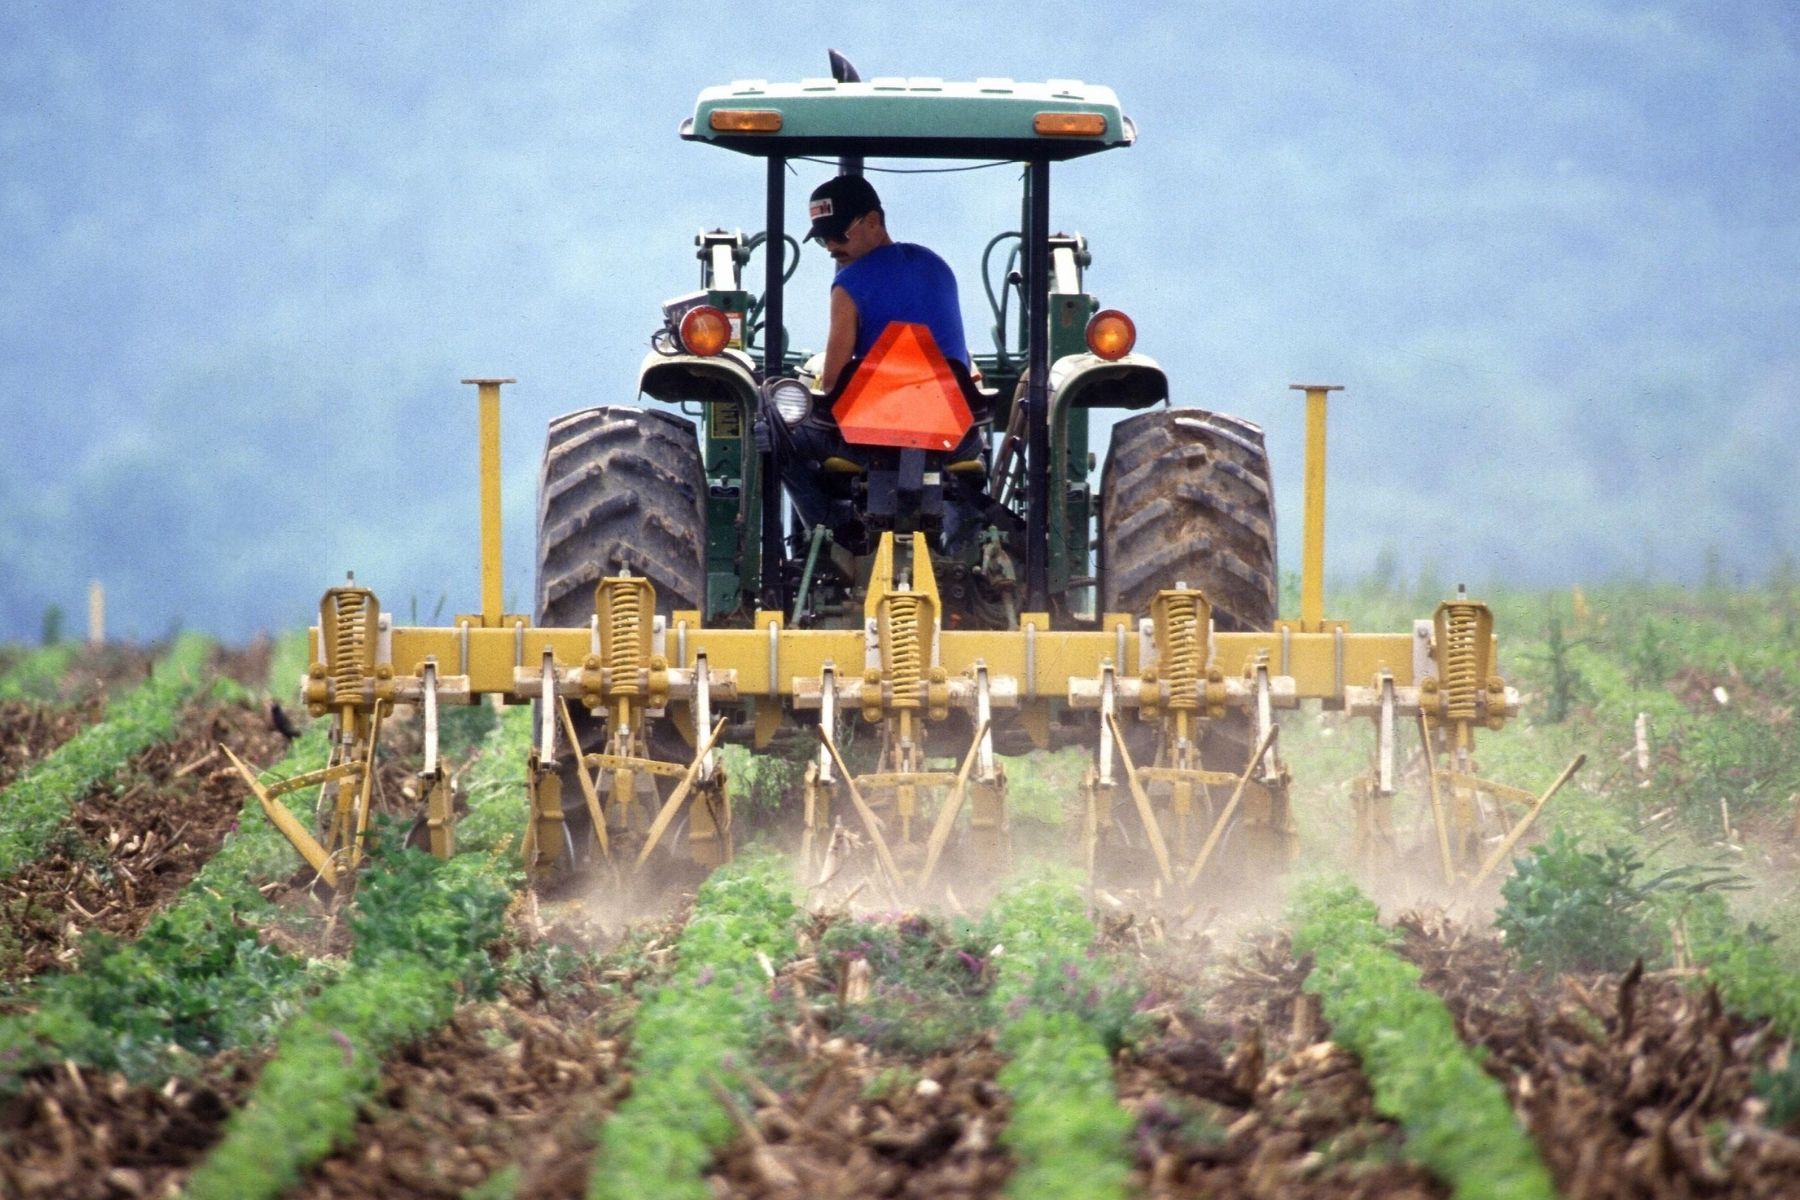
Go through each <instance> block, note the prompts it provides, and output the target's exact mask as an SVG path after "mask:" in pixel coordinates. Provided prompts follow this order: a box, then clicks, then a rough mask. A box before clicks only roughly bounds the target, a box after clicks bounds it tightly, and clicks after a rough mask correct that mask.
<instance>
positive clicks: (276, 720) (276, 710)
mask: <svg viewBox="0 0 1800 1200" xmlns="http://www.w3.org/2000/svg"><path fill="white" fill-rule="evenodd" d="M269 724H270V725H273V726H274V727H275V732H276V733H279V734H280V735H281V736H282V737H284V738H286V739H287V740H288V741H290V742H291V741H293V740H294V739H295V738H297V737H299V736H300V731H299V730H298V729H296V728H294V722H293V721H292V720H290V719H289V718H288V715H287V713H285V712H283V711H282V710H281V701H279V700H271V701H269Z"/></svg>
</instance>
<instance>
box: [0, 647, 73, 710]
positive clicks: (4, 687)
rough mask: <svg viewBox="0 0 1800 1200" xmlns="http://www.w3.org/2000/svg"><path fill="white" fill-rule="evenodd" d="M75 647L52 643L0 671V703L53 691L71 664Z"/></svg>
mask: <svg viewBox="0 0 1800 1200" xmlns="http://www.w3.org/2000/svg"><path fill="white" fill-rule="evenodd" d="M75 654H76V644H75V643H74V642H54V643H52V644H51V645H48V646H44V647H42V648H41V649H38V650H34V651H32V652H31V653H30V654H27V655H25V656H24V657H23V658H21V659H19V660H18V661H17V662H15V663H13V664H12V665H11V666H9V667H7V668H6V670H5V671H0V700H24V699H29V698H31V697H34V696H39V695H42V694H44V693H46V692H48V691H50V690H52V689H53V688H54V687H55V685H56V683H57V681H58V680H60V679H61V678H62V677H63V675H64V674H66V673H67V672H68V670H69V668H70V667H71V666H72V665H74V662H75Z"/></svg>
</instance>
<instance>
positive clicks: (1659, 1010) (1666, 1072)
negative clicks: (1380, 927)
mask: <svg viewBox="0 0 1800 1200" xmlns="http://www.w3.org/2000/svg"><path fill="white" fill-rule="evenodd" d="M1401 928H1402V930H1403V932H1404V933H1405V935H1406V942H1405V947H1404V950H1405V953H1406V955H1407V957H1408V958H1410V959H1411V960H1412V961H1413V962H1414V963H1416V964H1417V965H1418V966H1419V967H1420V968H1421V969H1422V970H1423V971H1424V982H1425V984H1426V986H1428V987H1430V988H1432V989H1433V990H1434V991H1436V992H1437V993H1438V994H1439V995H1441V996H1442V997H1443V998H1444V1001H1445V1004H1446V1005H1447V1006H1448V1007H1449V1009H1450V1011H1451V1013H1452V1014H1453V1015H1454V1016H1455V1018H1456V1021H1457V1024H1458V1027H1459V1029H1460V1030H1461V1032H1462V1034H1463V1037H1464V1038H1465V1040H1467V1041H1469V1042H1471V1043H1472V1044H1475V1045H1478V1046H1480V1047H1482V1048H1483V1049H1484V1050H1486V1051H1487V1053H1488V1056H1489V1057H1488V1059H1487V1067H1488V1071H1489V1073H1490V1074H1492V1075H1493V1076H1494V1077H1495V1078H1496V1079H1498V1080H1500V1081H1501V1082H1502V1083H1503V1084H1505V1085H1506V1088H1507V1093H1508V1095H1509V1097H1510V1098H1511V1099H1512V1102H1513V1107H1514V1110H1515V1111H1516V1112H1518V1113H1519V1114H1520V1115H1521V1117H1522V1118H1523V1120H1524V1121H1525V1122H1526V1124H1527V1126H1528V1128H1529V1129H1530V1131H1531V1134H1532V1136H1533V1137H1534V1138H1535V1139H1536V1141H1537V1145H1538V1148H1539V1150H1540V1152H1541V1153H1542V1154H1543V1156H1544V1161H1545V1163H1546V1165H1548V1166H1549V1168H1550V1170H1551V1173H1552V1175H1553V1176H1554V1177H1555V1180H1556V1185H1557V1188H1558V1190H1559V1191H1561V1192H1562V1194H1563V1195H1564V1196H1566V1197H1568V1198H1569V1200H1650V1198H1652V1197H1657V1198H1660V1197H1675V1196H1684V1197H1685V1196H1734V1197H1747V1198H1753V1200H1764V1198H1767V1200H1774V1198H1775V1197H1789V1196H1796V1195H1800V1139H1795V1138H1792V1137H1786V1136H1783V1135H1781V1134H1779V1133H1776V1132H1772V1131H1770V1130H1768V1129H1766V1128H1764V1127H1763V1126H1762V1124H1761V1122H1760V1121H1759V1119H1758V1116H1757V1114H1758V1109H1759V1105H1758V1102H1757V1101H1756V1100H1755V1098H1754V1095H1753V1092H1752V1089H1751V1081H1752V1077H1753V1075H1754V1073H1755V1071H1756V1069H1757V1068H1758V1067H1760V1066H1764V1065H1766V1063H1767V1062H1768V1060H1769V1058H1770V1056H1771V1055H1773V1054H1774V1053H1776V1052H1777V1043H1778V1042H1779V1039H1775V1038H1770V1037H1769V1036H1767V1035H1766V1032H1765V1030H1764V1028H1763V1026H1762V1025H1760V1024H1759V1023H1756V1022H1751V1021H1747V1020H1744V1019H1742V1018H1740V1017H1736V1016H1734V1015H1732V1014H1730V1013H1728V1012H1725V1011H1724V1009H1723V1006H1722V1005H1721V1004H1720V1002H1719V998H1718V996H1717V994H1716V993H1715V992H1713V991H1711V990H1709V989H1704V988H1701V987H1699V986H1697V985H1696V984H1695V982H1694V981H1693V980H1691V979H1685V978H1681V977H1677V976H1674V975H1670V974H1666V973H1665V974H1648V975H1646V974H1643V973H1640V972H1637V971H1633V972H1628V973H1627V974H1625V975H1623V976H1592V977H1587V978H1580V977H1574V976H1566V977H1564V978H1563V979H1561V980H1560V981H1558V983H1557V984H1556V985H1555V986H1554V987H1553V988H1545V987H1543V986H1542V985H1534V981H1533V980H1532V979H1531V978H1530V977H1529V976H1527V975H1525V974H1523V973H1521V972H1519V971H1518V970H1517V969H1516V966H1515V964H1514V963H1513V960H1512V956H1511V955H1510V954H1509V953H1508V952H1507V951H1506V949H1505V947H1504V946H1503V945H1502V944H1501V943H1500V941H1499V940H1498V938H1496V937H1494V936H1493V935H1491V934H1485V933H1471V932H1470V931H1468V930H1465V929H1462V928H1460V927H1457V926H1454V925H1451V924H1449V923H1447V922H1445V921H1443V920H1441V919H1436V918H1428V917H1420V916H1411V917H1408V918H1405V919H1404V920H1403V921H1402V923H1401Z"/></svg>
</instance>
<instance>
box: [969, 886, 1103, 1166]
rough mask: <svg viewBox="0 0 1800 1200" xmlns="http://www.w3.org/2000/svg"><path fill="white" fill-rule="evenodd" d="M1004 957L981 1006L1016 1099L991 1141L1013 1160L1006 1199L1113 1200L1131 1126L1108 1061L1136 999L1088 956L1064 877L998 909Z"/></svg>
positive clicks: (1076, 900) (1079, 910) (1009, 896)
mask: <svg viewBox="0 0 1800 1200" xmlns="http://www.w3.org/2000/svg"><path fill="white" fill-rule="evenodd" d="M993 920H994V932H995V937H996V938H997V939H998V942H999V945H1000V946H1001V951H1000V952H999V957H998V960H997V970H996V977H995V981H994V986H993V990H992V991H991V993H990V995H989V1003H990V1005H991V1006H992V1009H993V1012H994V1014H995V1017H996V1020H997V1021H998V1023H999V1025H1000V1038H999V1045H1000V1049H1001V1051H1003V1052H1004V1053H1005V1054H1006V1055H1007V1056H1008V1057H1007V1064H1006V1066H1005V1067H1004V1068H1002V1069H1001V1072H1000V1077H999V1083H1000V1086H1001V1087H1003V1088H1005V1089H1006V1090H1007V1091H1008V1093H1010V1094H1011V1096H1012V1098H1013V1112H1012V1119H1011V1120H1010V1121H1008V1122H1007V1126H1006V1129H1005V1130H1004V1131H1003V1132H1002V1133H1001V1135H1000V1140H1001V1142H1002V1143H1003V1144H1005V1145H1006V1147H1007V1148H1008V1149H1009V1150H1011V1151H1012V1153H1013V1155H1014V1157H1015V1158H1016V1159H1017V1160H1018V1168H1017V1169H1016V1170H1015V1171H1014V1172H1013V1174H1012V1177H1011V1178H1010V1179H1009V1180H1008V1181H1007V1186H1006V1194H1007V1195H1009V1196H1016V1197H1030V1198H1031V1200H1057V1198H1061V1197H1069V1198H1070V1200H1074V1198H1076V1197H1122V1196H1123V1195H1124V1194H1125V1181H1126V1178H1127V1176H1128V1175H1129V1174H1130V1162H1129V1159H1128V1156H1127V1150H1126V1143H1125V1138H1126V1135H1127V1134H1128V1133H1129V1132H1130V1130H1131V1125H1132V1118H1131V1115H1130V1114H1129V1113H1127V1112H1126V1111H1125V1110H1124V1109H1123V1108H1121V1107H1120V1106H1119V1102H1118V1099H1117V1097H1116V1096H1115V1095H1114V1091H1113V1076H1112V1057H1111V1054H1110V1050H1109V1047H1110V1046H1116V1045H1117V1039H1118V1038H1119V1037H1120V1036H1122V1030H1123V1027H1124V1023H1125V1020H1126V1018H1127V1015H1128V1014H1129V1013H1130V1012H1131V1010H1132V1008H1133V1006H1134V1005H1135V1003H1136V999H1137V992H1136V989H1135V988H1134V987H1132V986H1131V985H1130V983H1128V982H1126V981H1125V980H1123V979H1122V978H1121V976H1120V975H1119V973H1118V972H1117V970H1116V969H1115V968H1114V967H1113V966H1112V964H1109V963H1106V962H1104V960H1101V959H1098V958H1096V957H1094V956H1093V955H1091V954H1090V950H1091V948H1092V945H1093V940H1094V925H1093V922H1092V921H1091V920H1089V918H1088V915H1087V911H1086V907H1085V905H1084V904H1083V903H1082V899H1081V892H1080V888H1079V886H1078V883H1077V880H1076V878H1075V876H1074V875H1073V873H1062V872H1058V873H1055V874H1052V875H1049V876H1045V877H1042V878H1037V879H1032V880H1027V881H1024V882H1022V883H1019V884H1016V885H1014V886H1013V887H1011V888H1008V889H1007V890H1006V891H1004V892H1002V893H1001V894H1000V896H999V898H998V899H997V900H996V902H995V910H994V915H993Z"/></svg>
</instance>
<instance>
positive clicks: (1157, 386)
mask: <svg viewBox="0 0 1800 1200" xmlns="http://www.w3.org/2000/svg"><path fill="white" fill-rule="evenodd" d="M1168 398H1169V377H1168V376H1167V375H1164V374H1163V369H1162V367H1161V366H1159V365H1158V364H1157V362H1156V360H1155V359H1153V358H1151V357H1149V356H1148V355H1144V354H1127V355H1126V356H1125V357H1124V358H1120V359H1114V360H1111V361H1109V360H1107V359H1104V358H1101V357H1100V356H1099V355H1096V354H1067V355H1064V356H1063V357H1062V358H1059V359H1057V360H1056V362H1055V363H1053V364H1051V367H1050V409H1051V411H1052V412H1055V413H1061V412H1063V411H1065V410H1067V409H1070V408H1149V407H1150V406H1151V405H1152V404H1160V403H1161V402H1162V401H1164V400H1167V399H1168Z"/></svg>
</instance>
